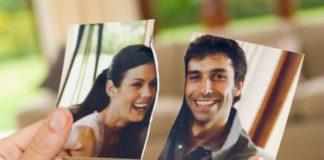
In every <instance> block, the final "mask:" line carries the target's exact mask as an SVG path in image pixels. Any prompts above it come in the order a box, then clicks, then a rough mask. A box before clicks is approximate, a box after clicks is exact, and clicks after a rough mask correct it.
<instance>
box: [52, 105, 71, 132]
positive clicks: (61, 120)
mask: <svg viewBox="0 0 324 160" xmlns="http://www.w3.org/2000/svg"><path fill="white" fill-rule="evenodd" d="M66 121H67V116H66V114H65V113H64V110H56V111H54V113H52V115H51V117H50V119H49V124H50V127H51V128H52V129H53V130H55V131H59V130H62V129H64V127H65V124H66Z"/></svg>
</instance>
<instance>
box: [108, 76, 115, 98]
mask: <svg viewBox="0 0 324 160" xmlns="http://www.w3.org/2000/svg"><path fill="white" fill-rule="evenodd" d="M116 92H117V90H116V87H115V85H114V83H113V81H112V80H108V81H107V83H106V93H107V94H108V96H109V97H111V98H112V97H115V96H116Z"/></svg>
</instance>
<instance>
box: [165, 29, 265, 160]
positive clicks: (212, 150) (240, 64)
mask: <svg viewBox="0 0 324 160" xmlns="http://www.w3.org/2000/svg"><path fill="white" fill-rule="evenodd" d="M246 71H247V62H246V58H245V54H244V52H243V50H242V49H241V48H240V46H239V45H238V44H237V43H236V42H235V41H234V40H229V39H225V38H218V37H214V36H210V35H204V36H201V37H199V38H197V39H196V40H195V41H193V42H192V43H190V45H189V48H188V50H187V53H186V55H185V73H186V80H185V93H184V101H183V105H182V107H181V109H180V112H179V115H178V117H177V119H176V121H175V123H174V125H173V127H172V129H171V131H170V134H169V136H168V139H167V142H166V144H165V146H164V149H163V151H162V153H161V155H160V157H159V160H182V159H184V160H200V159H203V160H209V159H213V160H220V159H222V160H224V159H226V160H231V159H235V160H237V159H259V158H258V157H257V156H256V152H257V151H256V146H255V145H254V143H253V142H252V141H251V139H250V138H249V136H248V135H247V133H246V132H245V131H244V130H243V129H242V127H241V123H240V120H239V117H238V114H237V112H236V109H235V108H234V107H233V105H234V104H235V103H236V102H238V101H239V100H240V97H241V91H242V87H243V83H244V78H245V74H246Z"/></svg>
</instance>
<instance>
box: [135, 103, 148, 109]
mask: <svg viewBox="0 0 324 160" xmlns="http://www.w3.org/2000/svg"><path fill="white" fill-rule="evenodd" d="M134 107H135V108H146V107H147V103H137V104H134Z"/></svg>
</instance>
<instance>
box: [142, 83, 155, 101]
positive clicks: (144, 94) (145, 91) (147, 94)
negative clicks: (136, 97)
mask: <svg viewBox="0 0 324 160" xmlns="http://www.w3.org/2000/svg"><path fill="white" fill-rule="evenodd" d="M153 92H154V91H153V90H152V89H151V88H150V87H149V86H145V87H143V89H142V91H141V97H145V98H150V97H152V95H153Z"/></svg>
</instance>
